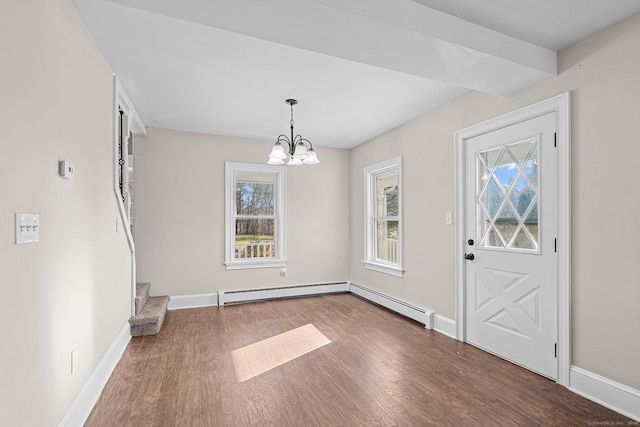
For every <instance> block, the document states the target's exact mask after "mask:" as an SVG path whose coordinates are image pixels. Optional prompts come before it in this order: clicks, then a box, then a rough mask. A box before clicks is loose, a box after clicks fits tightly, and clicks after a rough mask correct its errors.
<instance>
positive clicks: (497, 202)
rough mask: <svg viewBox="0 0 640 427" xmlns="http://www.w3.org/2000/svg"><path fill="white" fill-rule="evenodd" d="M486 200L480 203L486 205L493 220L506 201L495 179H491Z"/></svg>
mask: <svg viewBox="0 0 640 427" xmlns="http://www.w3.org/2000/svg"><path fill="white" fill-rule="evenodd" d="M486 199H487V200H486V202H485V201H484V200H482V201H481V202H480V203H486V208H487V212H488V213H489V217H490V218H491V219H493V218H495V216H496V214H497V213H498V209H500V206H501V205H502V202H503V200H504V193H503V191H502V189H500V186H499V185H498V184H497V183H496V181H495V180H494V179H491V182H489V185H488V186H487V193H486Z"/></svg>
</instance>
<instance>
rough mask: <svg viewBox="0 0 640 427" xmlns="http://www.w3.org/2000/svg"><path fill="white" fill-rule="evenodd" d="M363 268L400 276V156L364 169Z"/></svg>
mask: <svg viewBox="0 0 640 427" xmlns="http://www.w3.org/2000/svg"><path fill="white" fill-rule="evenodd" d="M364 180H365V181H364V188H365V198H364V200H365V203H366V206H365V248H364V253H365V259H364V266H365V268H368V269H371V270H375V271H379V272H382V273H387V274H392V275H394V276H398V277H402V275H403V273H404V270H403V264H402V246H403V245H402V158H401V157H396V158H394V159H391V160H388V161H386V162H382V163H377V164H375V165H372V166H369V167H366V168H365V169H364Z"/></svg>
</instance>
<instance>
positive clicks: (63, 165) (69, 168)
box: [58, 160, 75, 179]
mask: <svg viewBox="0 0 640 427" xmlns="http://www.w3.org/2000/svg"><path fill="white" fill-rule="evenodd" d="M58 173H59V174H60V176H61V177H63V178H66V179H72V178H73V175H74V174H75V170H74V169H73V165H72V164H71V162H67V161H66V160H60V161H59V162H58Z"/></svg>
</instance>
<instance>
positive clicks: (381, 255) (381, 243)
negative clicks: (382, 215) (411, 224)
mask: <svg viewBox="0 0 640 427" xmlns="http://www.w3.org/2000/svg"><path fill="white" fill-rule="evenodd" d="M376 258H377V259H378V260H381V261H387V262H393V263H397V262H398V221H391V220H379V221H376Z"/></svg>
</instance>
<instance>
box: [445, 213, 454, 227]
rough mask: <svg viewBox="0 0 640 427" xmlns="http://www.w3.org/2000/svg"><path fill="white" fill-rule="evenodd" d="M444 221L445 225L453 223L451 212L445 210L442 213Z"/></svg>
mask: <svg viewBox="0 0 640 427" xmlns="http://www.w3.org/2000/svg"><path fill="white" fill-rule="evenodd" d="M444 223H445V224H446V225H451V224H453V215H452V213H451V212H445V213H444Z"/></svg>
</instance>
